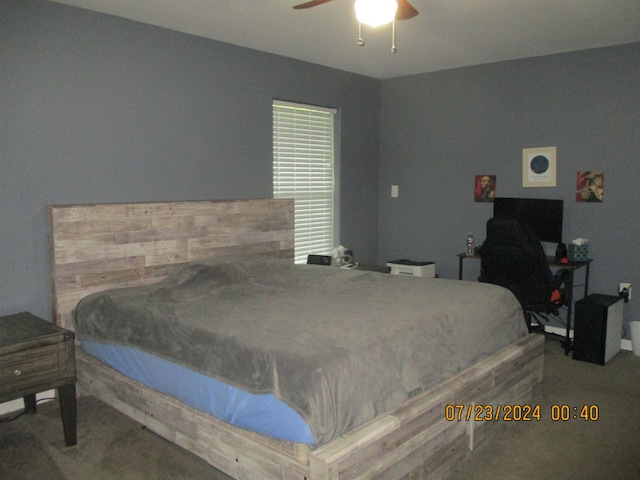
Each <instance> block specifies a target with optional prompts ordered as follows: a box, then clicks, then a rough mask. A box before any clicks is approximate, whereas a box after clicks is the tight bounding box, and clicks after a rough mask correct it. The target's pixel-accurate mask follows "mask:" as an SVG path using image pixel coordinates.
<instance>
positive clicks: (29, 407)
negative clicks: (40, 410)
mask: <svg viewBox="0 0 640 480" xmlns="http://www.w3.org/2000/svg"><path fill="white" fill-rule="evenodd" d="M23 400H24V412H25V413H28V414H29V415H33V414H34V413H36V411H37V408H36V394H35V393H32V394H31V395H25V396H24V397H23Z"/></svg>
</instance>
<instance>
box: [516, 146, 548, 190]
mask: <svg viewBox="0 0 640 480" xmlns="http://www.w3.org/2000/svg"><path fill="white" fill-rule="evenodd" d="M522 186H523V187H555V186H556V147H539V148H524V149H523V150H522Z"/></svg>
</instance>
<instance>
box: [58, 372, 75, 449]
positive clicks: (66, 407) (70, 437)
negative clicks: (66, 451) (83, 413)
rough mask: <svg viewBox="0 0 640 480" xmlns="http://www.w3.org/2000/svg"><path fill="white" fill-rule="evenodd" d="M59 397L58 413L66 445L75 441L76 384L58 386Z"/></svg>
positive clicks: (73, 443) (70, 444)
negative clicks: (60, 416) (60, 417)
mask: <svg viewBox="0 0 640 480" xmlns="http://www.w3.org/2000/svg"><path fill="white" fill-rule="evenodd" d="M58 396H59V398H60V413H61V415H62V428H63V430H64V443H65V445H66V446H67V447H70V446H72V445H75V444H76V443H77V435H76V421H77V412H76V384H75V383H70V384H68V385H64V386H62V387H59V388H58Z"/></svg>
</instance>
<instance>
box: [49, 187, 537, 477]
mask: <svg viewBox="0 0 640 480" xmlns="http://www.w3.org/2000/svg"><path fill="white" fill-rule="evenodd" d="M49 219H50V239H51V241H50V244H51V259H52V263H51V272H52V287H53V294H52V296H53V302H54V318H55V320H56V322H57V323H58V324H60V325H61V326H63V327H65V328H70V329H73V330H75V332H76V336H77V338H78V342H79V346H78V351H77V372H78V382H79V386H80V391H81V392H83V393H88V394H93V395H95V396H96V397H98V398H100V399H101V400H103V401H104V402H106V403H107V404H109V405H112V406H113V407H115V408H116V409H118V410H120V411H121V412H123V413H125V414H127V415H128V416H130V417H131V418H133V419H135V420H137V421H139V422H140V423H142V424H144V425H146V426H147V427H148V428H150V429H151V430H153V431H155V432H156V433H158V434H160V435H161V436H163V437H165V438H167V439H169V440H170V441H172V442H175V443H176V444H178V445H180V446H182V447H184V448H186V449H187V450H189V451H191V452H193V453H195V454H196V455H198V456H200V457H201V458H203V459H204V460H205V461H207V462H208V463H210V464H211V465H213V466H215V467H216V468H218V469H220V470H222V471H224V472H226V473H227V474H228V475H230V476H232V477H233V478H237V479H255V478H267V479H298V480H320V479H335V480H337V479H340V480H344V479H365V478H367V479H368V478H381V479H401V478H413V479H418V478H427V477H429V478H438V477H444V476H446V475H447V473H448V472H449V470H450V469H451V467H452V466H453V465H455V464H456V463H457V462H458V461H459V460H460V459H461V458H463V457H464V456H466V455H467V454H468V452H470V451H471V450H473V448H474V447H475V446H476V445H477V444H478V442H479V441H483V440H486V439H487V438H489V437H490V432H491V431H492V429H494V428H496V427H498V426H499V425H500V424H501V423H502V421H503V420H502V419H497V420H494V421H492V422H487V421H475V420H476V419H475V418H474V417H475V415H471V416H470V418H469V419H468V420H467V419H466V418H464V417H465V416H466V415H463V418H462V419H461V420H458V419H453V420H452V419H451V418H450V417H451V415H450V413H451V412H452V411H453V409H455V408H456V406H464V407H465V408H467V410H469V408H470V406H471V405H476V406H479V407H480V408H483V407H484V406H487V405H492V406H497V405H531V404H534V403H535V402H536V400H537V398H538V397H539V395H540V393H541V382H542V367H543V337H541V336H536V335H529V334H527V333H526V328H525V323H524V320H523V318H522V311H521V309H520V307H519V304H518V302H517V301H516V300H515V298H514V297H513V296H512V295H511V294H510V293H509V292H508V291H507V290H505V289H502V288H500V287H495V286H493V285H488V284H480V283H472V282H460V281H457V280H456V281H454V280H444V279H425V278H408V277H403V276H397V275H388V274H384V273H379V272H368V271H362V270H357V269H356V270H344V269H339V268H333V267H324V266H315V265H294V264H293V259H292V257H293V201H292V200H236V201H194V202H165V203H162V202H158V203H136V204H102V205H77V206H73V205H69V206H52V207H50V208H49ZM447 405H449V406H451V407H449V409H447ZM458 408H460V407H458ZM474 412H475V410H474Z"/></svg>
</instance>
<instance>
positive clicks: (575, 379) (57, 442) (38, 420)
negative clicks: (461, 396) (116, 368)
mask: <svg viewBox="0 0 640 480" xmlns="http://www.w3.org/2000/svg"><path fill="white" fill-rule="evenodd" d="M552 405H570V406H572V407H573V406H575V407H579V406H582V405H597V406H598V409H599V418H598V420H597V421H592V422H585V421H584V420H579V419H578V420H574V419H571V420H569V421H566V422H561V421H553V420H551V406H552ZM541 414H542V419H541V421H540V422H526V423H525V422H522V423H511V424H509V425H505V428H504V429H502V430H500V431H499V432H497V433H496V435H495V437H494V438H493V439H492V440H491V442H490V444H485V445H483V446H481V447H480V448H479V449H478V450H476V451H475V452H474V455H473V456H472V458H470V459H469V460H468V461H466V462H464V463H462V464H461V465H459V466H458V467H457V468H456V470H455V472H454V474H453V478H455V479H459V480H485V479H486V480H489V479H491V480H495V479H523V478H526V479H528V480H535V479H574V478H581V479H584V480H588V479H594V480H596V479H597V480H600V479H632V478H640V357H637V356H634V355H633V354H632V353H631V352H628V351H623V352H621V353H620V354H619V355H617V356H616V357H614V358H613V359H612V360H611V362H610V363H609V364H608V365H607V366H605V367H602V366H599V365H594V364H590V363H585V362H578V361H574V360H572V359H571V357H570V356H568V357H567V356H565V355H564V352H563V350H562V348H561V347H560V345H559V343H557V342H555V341H551V340H547V345H546V352H545V387H544V398H543V400H542V402H541ZM195 478H197V479H199V480H208V479H209V480H227V479H228V477H227V476H225V475H224V474H222V473H220V472H218V471H216V470H215V469H213V468H211V467H209V466H207V465H206V464H205V463H204V462H202V461H201V460H199V459H197V458H195V457H194V456H192V455H191V454H189V453H188V452H186V451H185V450H183V449H181V448H178V447H175V446H174V445H172V444H170V443H169V442H167V441H165V440H164V439H162V438H160V437H158V436H157V435H155V434H153V433H152V432H150V431H148V430H146V429H145V428H143V427H141V426H140V425H139V424H137V423H135V422H133V421H131V420H129V419H127V418H126V417H124V416H123V415H121V414H120V413H118V412H116V411H115V410H113V409H111V408H110V407H107V406H106V405H104V404H103V403H101V402H100V401H98V400H97V399H95V398H93V397H81V398H79V399H78V445H77V446H74V447H65V446H64V439H63V434H62V424H61V421H60V414H59V410H58V404H57V402H47V403H42V404H39V405H38V413H37V414H36V415H22V416H20V417H19V418H17V419H16V420H14V421H11V422H6V423H0V479H11V480H19V479H34V480H35V479H37V480H43V479H50V480H81V479H82V480H85V479H98V480H102V479H104V480H116V479H117V480H129V479H141V480H142V479H145V480H146V479H195Z"/></svg>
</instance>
